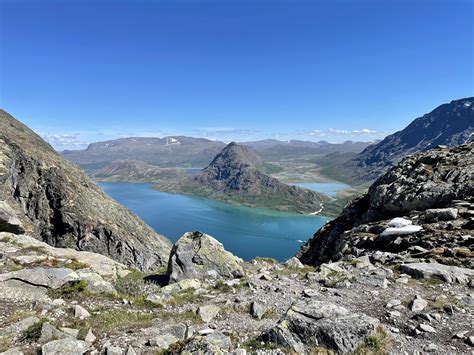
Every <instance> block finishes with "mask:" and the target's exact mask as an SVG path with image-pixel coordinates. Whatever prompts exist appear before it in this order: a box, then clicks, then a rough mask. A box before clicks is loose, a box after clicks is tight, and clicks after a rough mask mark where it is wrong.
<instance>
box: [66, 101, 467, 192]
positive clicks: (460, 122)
mask: <svg viewBox="0 0 474 355" xmlns="http://www.w3.org/2000/svg"><path fill="white" fill-rule="evenodd" d="M473 132H474V98H473V97H470V98H464V99H460V100H454V101H451V102H450V103H447V104H443V105H441V106H439V107H437V108H436V109H434V110H433V111H432V112H430V113H428V114H425V115H424V116H422V117H419V118H417V119H415V120H414V121H413V122H412V123H411V124H410V125H408V126H407V127H406V128H405V129H403V130H401V131H398V132H396V133H394V134H391V135H389V136H387V137H386V138H385V139H384V140H383V141H377V142H352V141H347V142H344V143H337V144H332V143H328V142H326V141H320V142H311V141H302V140H289V141H280V140H276V139H264V140H259V141H250V142H241V143H239V146H241V145H245V146H249V147H251V148H253V149H254V150H255V152H257V153H258V156H259V159H261V164H260V166H259V169H260V170H261V171H263V172H265V173H270V174H278V175H277V176H278V177H279V178H282V179H284V181H293V180H294V179H295V178H297V176H296V175H298V174H299V175H301V174H302V172H304V175H307V173H308V172H310V173H309V175H310V178H314V179H315V180H317V179H324V178H326V179H331V180H339V181H344V182H347V183H349V184H351V185H358V184H362V183H365V182H368V181H371V180H374V179H376V178H377V177H378V176H380V175H381V174H382V173H383V172H385V171H386V170H388V169H389V168H390V167H392V166H395V165H396V164H397V163H398V162H399V161H400V160H401V159H402V158H403V157H405V156H407V155H409V154H413V153H416V152H419V151H426V150H429V149H431V148H433V147H436V146H437V145H447V146H455V145H459V144H462V143H466V142H467V141H469V140H470V139H472V137H473ZM225 146H226V144H225V143H224V142H220V141H213V140H208V139H204V138H193V137H184V136H173V137H165V138H138V137H136V138H121V139H116V140H111V141H106V142H98V143H93V144H91V145H90V146H89V147H88V148H87V149H85V150H75V151H64V152H63V153H62V154H63V156H64V157H66V158H67V159H69V160H71V161H73V162H75V163H77V164H78V165H80V166H81V167H82V168H84V169H85V170H86V171H87V172H88V173H89V174H90V175H91V176H93V177H94V178H95V179H97V180H113V181H123V179H127V180H125V181H157V180H158V181H162V180H163V179H165V180H166V179H167V178H170V176H172V178H174V175H173V174H177V175H180V174H182V173H183V170H179V169H178V170H159V169H163V168H181V169H183V168H190V167H203V166H207V165H208V164H209V162H210V161H211V160H212V159H213V158H214V157H215V156H216V155H217V154H219V153H220V152H221V150H222V149H224V147H225ZM125 161H126V163H125ZM170 174H171V175H170Z"/></svg>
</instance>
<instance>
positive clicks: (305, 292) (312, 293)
mask: <svg viewBox="0 0 474 355" xmlns="http://www.w3.org/2000/svg"><path fill="white" fill-rule="evenodd" d="M317 295H318V291H316V290H313V289H310V288H307V289H304V290H303V296H305V297H316V296H317Z"/></svg>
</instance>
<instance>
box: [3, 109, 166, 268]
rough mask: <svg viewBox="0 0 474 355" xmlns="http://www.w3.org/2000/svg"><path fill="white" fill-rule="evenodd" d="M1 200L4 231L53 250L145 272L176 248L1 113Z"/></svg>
mask: <svg viewBox="0 0 474 355" xmlns="http://www.w3.org/2000/svg"><path fill="white" fill-rule="evenodd" d="M0 201H2V205H0V209H1V211H0V226H3V227H2V229H1V230H0V231H2V230H3V231H10V232H17V233H21V232H22V231H23V230H22V228H24V230H25V231H26V232H27V234H29V235H32V236H34V237H35V238H38V239H40V240H42V241H45V242H46V243H48V244H50V245H52V246H56V247H69V248H73V249H76V250H86V251H91V252H96V253H99V254H104V255H107V256H110V257H111V258H113V259H115V260H117V261H119V262H121V263H124V264H126V265H128V266H130V267H135V268H139V269H141V270H151V269H156V268H159V267H161V266H163V265H166V264H167V261H168V256H169V251H170V249H171V243H170V242H169V241H168V240H167V239H166V238H165V237H163V236H161V235H158V234H156V233H155V232H154V231H153V230H152V229H151V228H150V227H148V226H147V225H146V224H145V223H144V222H142V221H141V220H140V219H139V218H138V217H136V216H135V215H133V214H132V213H130V211H128V210H127V209H126V208H124V207H122V206H121V205H119V204H118V203H116V202H115V201H113V200H112V199H110V198H109V197H108V196H107V195H105V193H104V192H102V191H101V190H100V189H99V188H98V187H97V186H96V185H95V184H94V183H93V182H92V181H91V180H90V178H89V177H88V176H87V175H86V174H85V173H84V172H83V171H81V170H80V169H79V168H77V167H76V166H74V165H73V164H71V163H69V162H68V161H66V160H65V159H63V158H62V157H61V156H60V155H58V154H57V153H56V152H55V151H54V150H53V149H52V148H51V147H50V146H49V145H48V144H47V143H46V142H44V141H43V140H42V139H41V138H40V137H39V136H38V135H36V134H35V133H34V132H33V131H31V130H30V129H29V128H28V127H26V126H25V125H23V124H22V123H20V122H19V121H17V120H16V119H14V118H13V117H12V116H10V115H9V114H8V113H6V112H5V111H0ZM2 206H3V207H2ZM6 206H7V207H6ZM8 206H9V207H8ZM12 210H14V211H15V212H16V215H15V216H14V217H12V216H11V214H12ZM5 216H6V217H5ZM12 218H18V220H20V221H21V223H22V225H23V227H22V228H21V227H20V225H19V224H18V222H17V221H15V220H12Z"/></svg>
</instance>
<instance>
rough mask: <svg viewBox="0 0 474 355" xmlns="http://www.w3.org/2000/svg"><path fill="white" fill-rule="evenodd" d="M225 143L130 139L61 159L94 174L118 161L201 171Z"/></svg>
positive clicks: (100, 144) (69, 153)
mask: <svg viewBox="0 0 474 355" xmlns="http://www.w3.org/2000/svg"><path fill="white" fill-rule="evenodd" d="M224 147H225V143H223V142H219V141H213V140H209V139H204V138H193V137H183V136H173V137H165V138H144V137H130V138H120V139H115V140H111V141H104V142H97V143H92V144H90V145H89V147H87V149H85V150H69V151H64V152H62V155H63V156H64V157H65V158H66V159H68V160H70V161H72V162H74V163H76V164H78V165H79V166H81V168H83V169H84V170H86V171H87V172H88V173H93V172H95V171H97V170H99V169H101V168H103V167H104V166H105V165H107V164H109V163H110V162H112V161H115V160H133V161H139V162H143V163H147V164H151V165H155V166H159V167H161V168H166V167H171V168H175V167H201V166H205V165H206V164H208V163H209V162H210V161H211V159H212V158H213V157H214V156H215V155H216V154H218V153H219V152H220V151H221V150H222V148H224Z"/></svg>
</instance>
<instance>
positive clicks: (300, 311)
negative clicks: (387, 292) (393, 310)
mask: <svg viewBox="0 0 474 355" xmlns="http://www.w3.org/2000/svg"><path fill="white" fill-rule="evenodd" d="M378 324H379V321H378V320H377V319H375V318H372V317H369V316H366V315H364V314H359V313H351V312H349V311H348V310H347V309H346V308H344V307H340V306H337V305H335V304H333V303H329V302H324V301H318V300H314V299H303V300H300V301H297V302H296V303H294V304H293V305H292V306H291V307H290V309H289V310H288V311H287V313H286V314H285V315H284V317H283V318H282V319H281V320H280V321H279V322H278V324H277V325H276V326H274V327H273V328H271V329H270V330H269V331H267V332H265V333H264V334H263V335H262V336H261V339H262V340H263V341H267V342H273V343H277V344H279V345H282V346H285V347H288V348H290V349H292V350H293V351H296V352H298V353H307V352H308V351H310V350H311V348H316V347H320V348H325V349H328V350H333V351H335V352H337V353H349V352H351V351H354V350H355V349H356V348H357V347H358V346H359V345H361V344H363V342H364V341H365V339H366V338H367V337H368V336H370V335H371V334H372V333H374V332H375V330H376V327H377V326H378Z"/></svg>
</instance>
